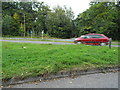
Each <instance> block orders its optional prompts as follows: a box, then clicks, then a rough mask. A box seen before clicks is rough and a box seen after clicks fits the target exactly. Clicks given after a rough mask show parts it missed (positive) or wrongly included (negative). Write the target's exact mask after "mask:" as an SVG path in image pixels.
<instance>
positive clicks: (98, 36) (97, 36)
mask: <svg viewBox="0 0 120 90" xmlns="http://www.w3.org/2000/svg"><path fill="white" fill-rule="evenodd" d="M92 38H104V37H103V36H101V35H93V36H92Z"/></svg>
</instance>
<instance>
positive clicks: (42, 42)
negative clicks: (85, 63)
mask: <svg viewBox="0 0 120 90" xmlns="http://www.w3.org/2000/svg"><path fill="white" fill-rule="evenodd" d="M0 41H7V42H23V43H39V44H58V45H75V44H74V43H66V42H50V41H28V40H26V41H22V40H0ZM111 46H112V47H120V45H111Z"/></svg>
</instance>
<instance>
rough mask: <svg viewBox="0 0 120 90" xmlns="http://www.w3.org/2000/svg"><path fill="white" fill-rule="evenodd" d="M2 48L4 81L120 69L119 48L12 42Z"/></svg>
mask: <svg viewBox="0 0 120 90" xmlns="http://www.w3.org/2000/svg"><path fill="white" fill-rule="evenodd" d="M2 45H3V46H2V73H3V79H4V80H7V79H10V78H15V77H17V78H21V79H22V78H25V77H29V76H39V75H44V74H51V73H57V72H59V71H61V70H73V69H79V70H86V69H91V68H104V67H112V66H117V65H118V48H117V47H112V48H111V49H109V48H108V47H106V46H102V47H101V46H87V45H52V44H31V43H11V42H3V44H2Z"/></svg>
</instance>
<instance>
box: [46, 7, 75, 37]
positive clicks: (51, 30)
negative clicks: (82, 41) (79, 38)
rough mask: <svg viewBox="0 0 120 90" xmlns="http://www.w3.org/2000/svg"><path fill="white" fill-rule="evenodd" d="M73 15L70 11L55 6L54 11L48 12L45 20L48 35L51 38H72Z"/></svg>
mask: <svg viewBox="0 0 120 90" xmlns="http://www.w3.org/2000/svg"><path fill="white" fill-rule="evenodd" d="M72 19H73V13H72V11H71V10H70V9H66V8H62V7H60V6H57V7H55V8H54V11H52V12H49V13H48V15H47V19H46V24H47V29H48V34H49V35H51V36H53V37H60V38H70V37H72V36H73V35H72V31H73V30H74V28H73V21H72Z"/></svg>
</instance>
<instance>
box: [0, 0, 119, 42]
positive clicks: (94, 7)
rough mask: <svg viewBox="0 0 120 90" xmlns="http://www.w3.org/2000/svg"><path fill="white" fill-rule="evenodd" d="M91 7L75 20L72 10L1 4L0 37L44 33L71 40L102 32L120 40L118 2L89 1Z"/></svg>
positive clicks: (37, 5)
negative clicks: (0, 27) (0, 34)
mask: <svg viewBox="0 0 120 90" xmlns="http://www.w3.org/2000/svg"><path fill="white" fill-rule="evenodd" d="M90 5H91V6H90V8H89V9H87V10H86V11H84V12H83V13H80V14H79V15H78V16H77V18H74V13H73V11H72V9H71V8H67V7H66V6H64V7H61V6H57V7H54V8H53V9H50V7H49V6H48V5H47V4H45V3H44V2H20V0H19V2H2V14H3V15H2V20H3V21H2V22H3V24H2V25H3V26H2V31H3V36H6V35H7V36H21V35H22V36H29V35H30V32H31V31H32V32H33V33H32V34H33V35H34V36H37V37H39V36H40V35H41V32H42V31H43V30H44V32H45V34H47V35H50V36H52V37H59V38H72V37H76V36H80V35H83V34H87V33H102V34H105V35H106V36H108V37H111V38H113V39H115V40H118V39H120V38H119V34H118V31H119V30H120V27H119V26H120V2H117V3H115V2H96V3H95V2H91V3H90Z"/></svg>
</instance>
